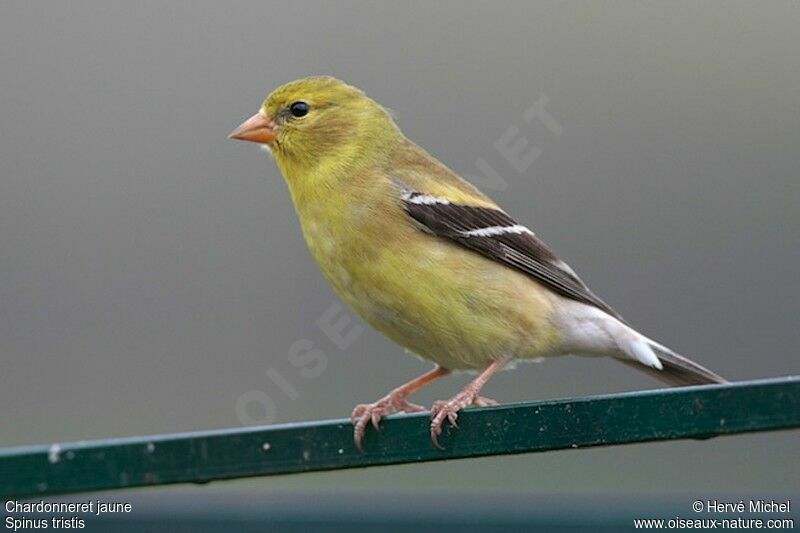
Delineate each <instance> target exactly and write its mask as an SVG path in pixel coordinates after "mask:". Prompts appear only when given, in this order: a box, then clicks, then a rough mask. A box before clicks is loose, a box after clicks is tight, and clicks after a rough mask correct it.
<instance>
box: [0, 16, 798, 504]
mask: <svg viewBox="0 0 800 533" xmlns="http://www.w3.org/2000/svg"><path fill="white" fill-rule="evenodd" d="M799 24H800V6H798V5H797V4H791V3H788V2H785V3H784V2H759V3H756V2H752V3H737V2H721V1H720V2H703V3H699V2H697V3H696V2H685V3H649V4H642V3H639V2H614V3H612V2H595V3H589V2H586V3H560V2H548V3H537V4H528V3H522V2H519V3H510V2H509V3H488V2H487V3H485V4H480V3H446V2H437V3H434V4H432V5H428V4H426V3H419V2H417V3H399V2H396V3H388V2H387V3H354V2H340V3H337V4H335V5H332V4H329V3H322V2H320V3H302V2H280V3H267V2H241V3H213V2H100V1H97V2H3V3H2V4H0V361H1V362H2V374H1V375H0V405H1V406H2V408H1V409H0V412H2V421H1V423H0V445H2V446H7V445H17V444H25V443H39V442H51V441H67V440H79V439H89V438H98V437H111V436H125V435H138V434H147V433H159V432H173V431H186V430H196V429H207V428H218V427H228V426H236V425H239V424H240V418H241V416H237V411H236V404H237V400H238V399H239V398H241V397H242V395H243V394H245V393H247V392H248V391H253V390H255V391H261V393H262V394H266V395H268V396H269V397H270V398H271V399H272V401H273V402H274V404H275V408H276V409H275V415H276V416H275V418H276V420H277V421H280V422H286V421H296V420H313V419H321V418H328V417H342V416H345V415H348V414H349V412H350V410H351V408H352V407H353V405H354V404H356V403H358V402H363V401H368V400H370V401H371V400H374V399H376V398H377V397H379V396H380V395H382V394H384V393H385V392H386V391H387V390H389V389H390V388H391V387H393V386H395V385H397V384H399V383H400V382H402V381H404V380H405V379H407V378H409V377H411V376H413V375H415V374H418V373H420V372H422V371H424V370H426V369H427V368H428V366H427V365H426V364H424V363H422V362H420V361H418V360H416V359H414V358H412V357H409V356H408V355H406V354H404V352H403V351H402V350H401V349H400V348H399V347H397V346H394V345H393V344H391V343H390V342H389V341H387V340H385V339H383V338H382V337H381V336H380V335H379V334H377V333H375V332H373V331H371V330H368V329H367V330H365V331H364V333H363V334H362V335H361V336H360V337H359V338H358V339H356V341H355V342H353V343H352V345H351V346H349V347H348V348H347V349H346V350H340V349H339V348H337V347H336V346H335V345H334V344H333V343H332V342H331V341H330V340H329V339H328V338H327V337H326V336H325V335H324V334H323V333H322V332H321V331H320V330H319V328H318V327H317V326H316V325H315V321H316V320H317V319H318V318H319V317H320V316H321V315H322V313H323V312H324V311H325V310H326V309H328V308H330V306H331V305H332V304H333V303H335V302H336V297H335V295H334V294H333V292H332V291H331V290H330V288H329V287H328V286H327V284H326V283H325V281H324V280H323V279H322V277H321V276H320V274H319V273H318V271H317V267H316V265H315V264H314V263H313V261H312V259H311V257H310V255H309V253H308V252H307V250H306V248H305V244H304V243H303V241H302V237H301V234H300V231H299V227H298V224H297V221H296V219H295V215H294V212H293V209H292V206H291V204H290V199H289V195H288V193H287V190H286V187H285V185H284V183H283V181H282V178H281V176H280V174H279V173H278V171H277V169H276V168H275V165H274V163H273V162H272V161H270V160H269V158H268V157H267V156H265V155H264V154H263V153H261V152H260V151H259V150H258V149H257V148H256V147H254V146H252V145H248V144H245V143H239V142H232V141H228V140H226V135H227V134H228V132H229V131H230V130H232V129H233V128H234V127H235V126H236V125H238V124H239V122H240V121H241V120H242V119H244V118H246V117H248V116H250V115H251V114H252V113H254V112H255V111H256V110H257V108H258V106H259V104H260V102H261V100H262V99H263V97H264V96H265V95H266V94H267V93H268V92H269V91H270V90H271V89H272V88H274V87H275V86H277V85H279V84H281V83H283V82H285V81H288V80H291V79H294V78H297V77H302V76H305V75H310V74H333V75H336V76H337V77H340V78H342V79H344V80H347V81H348V82H350V83H352V84H355V85H357V86H359V87H361V88H363V89H364V90H366V91H367V92H368V94H370V95H371V96H373V97H374V98H375V99H377V100H378V101H380V102H381V103H383V104H384V105H386V106H388V107H390V108H392V109H393V110H394V111H395V112H396V113H397V115H398V121H399V123H400V125H401V127H402V128H403V129H404V131H405V132H406V134H407V135H408V136H409V137H411V138H412V139H414V140H416V141H417V142H419V143H420V144H422V145H423V146H425V147H426V148H428V149H429V150H430V151H431V152H432V153H434V154H435V155H437V156H438V157H439V158H440V159H442V160H443V161H444V162H445V163H447V164H448V165H450V166H451V167H452V168H454V169H455V170H457V171H459V172H461V173H464V174H473V175H476V174H480V171H478V169H477V168H476V160H478V158H484V159H485V160H486V161H487V162H489V163H490V164H491V166H492V167H493V168H494V169H495V170H497V171H498V172H499V173H500V174H502V175H503V177H504V179H505V181H506V183H507V186H506V187H505V188H502V190H498V189H497V187H494V188H491V187H489V188H487V192H488V193H490V194H491V195H492V196H494V197H495V198H496V199H497V200H498V201H499V202H500V203H501V204H502V205H503V206H505V207H506V208H507V210H508V211H510V212H511V213H512V214H513V215H514V216H515V217H516V218H518V219H519V220H520V221H522V222H524V223H526V224H529V225H530V226H531V227H533V228H535V230H536V231H537V232H538V233H539V235H541V236H542V237H543V238H544V239H545V240H547V241H548V242H549V243H550V244H552V245H553V247H554V248H555V249H556V250H557V251H559V253H560V254H561V255H562V256H563V257H564V258H566V259H567V260H568V261H569V262H570V263H571V264H572V265H573V266H574V267H575V268H576V269H577V270H578V271H579V272H580V273H581V274H582V276H583V277H584V279H586V281H587V282H588V283H589V284H590V285H591V286H592V287H593V288H594V290H595V291H596V292H597V293H598V294H600V295H602V296H603V297H604V298H605V299H606V300H607V301H609V302H610V303H611V304H612V305H614V306H615V307H616V308H618V309H619V310H620V311H621V312H622V313H623V314H624V315H625V316H626V317H628V318H629V320H630V321H632V322H633V323H634V324H635V325H637V326H639V327H640V328H641V329H642V330H643V331H644V332H646V333H648V334H650V335H651V336H653V337H655V338H657V339H659V340H662V341H664V342H665V343H667V344H669V345H671V346H673V347H674V348H675V349H677V350H679V351H682V352H683V353H686V354H688V355H690V356H692V357H694V358H696V359H697V360H699V361H701V362H703V363H705V364H707V365H709V366H710V367H711V368H713V369H715V370H717V371H719V372H720V373H722V374H724V375H726V376H727V377H729V378H733V379H749V378H759V377H767V376H777V375H785V374H797V373H798V372H799V371H800V369H799V368H798V359H797V355H796V351H797V346H798V343H797V325H798V324H797V316H798V311H800V304H798V300H799V299H800V288H799V286H798V283H797V272H798V270H799V269H800V252H798V249H799V248H798V244H800V243H798V234H799V232H800V216H798V214H800V184H798V168H800V150H798V142H799V141H800V134H799V133H798V132H799V131H800V99H799V98H798V95H799V94H800V61H798V58H797V57H798V56H797V51H798V50H800V32H798V31H797V28H798V25H799ZM543 95H545V96H546V97H547V98H549V103H548V105H547V109H548V111H550V113H552V114H553V116H554V117H555V118H556V119H557V120H558V122H559V123H560V124H561V126H562V127H563V133H562V134H561V135H559V136H556V135H553V133H552V132H550V131H549V130H548V129H547V128H546V127H544V126H543V125H542V124H541V123H538V122H532V123H525V122H524V121H523V120H522V117H521V115H522V113H523V111H524V110H526V109H527V108H528V107H530V106H531V105H532V104H533V103H534V102H535V101H536V100H537V99H538V98H540V97H541V96H543ZM511 126H515V127H518V128H519V130H520V132H521V135H523V136H525V137H526V138H527V139H528V142H529V143H530V145H531V146H534V145H535V146H536V147H538V148H539V149H541V151H542V154H541V156H540V157H538V158H537V159H536V161H535V162H534V163H533V165H531V167H530V168H529V169H527V171H526V172H524V173H519V172H517V171H515V170H514V169H513V168H512V167H511V166H510V165H509V164H508V162H507V161H506V160H505V159H504V158H503V157H502V156H501V155H499V154H498V152H497V151H496V150H495V148H494V147H493V143H494V142H495V141H496V140H497V139H498V138H499V137H500V136H501V135H502V134H503V132H505V131H506V130H508V128H509V127H511ZM300 339H309V340H311V341H312V342H314V344H315V346H316V347H318V348H319V349H321V350H323V351H324V352H325V353H326V355H327V361H328V365H327V368H326V370H325V371H324V372H323V373H322V375H321V376H319V377H317V378H314V379H308V378H304V377H303V376H302V375H301V374H300V373H299V371H298V369H297V368H295V367H293V366H292V365H291V364H290V363H289V361H288V359H287V353H288V350H289V347H290V346H291V345H292V343H294V342H295V341H297V340H300ZM270 368H272V369H274V370H273V372H274V371H277V372H278V373H279V374H280V375H281V376H283V377H284V378H285V380H286V381H287V382H288V383H289V384H290V385H291V386H292V387H293V388H294V389H295V391H296V392H297V395H296V398H294V399H293V398H292V397H290V396H287V395H286V394H285V393H284V392H282V390H281V389H280V388H279V387H277V386H276V385H275V383H274V382H273V381H272V380H270V378H269V377H268V375H267V373H268V371H269V369H270ZM465 381H466V377H465V376H457V377H455V378H450V379H447V380H445V381H443V382H442V383H440V384H437V385H435V386H433V387H431V389H430V390H429V391H425V392H424V393H422V394H420V396H419V399H420V401H423V402H425V403H430V402H431V401H433V400H435V399H438V398H443V397H446V396H449V395H451V394H452V393H453V392H454V391H456V390H457V389H458V388H459V387H460V386H461V385H462V384H463V383H464V382H465ZM654 386H657V383H655V382H653V381H652V380H650V379H649V378H647V377H646V376H644V375H640V374H638V373H636V372H634V371H633V370H631V369H628V368H627V367H623V366H621V365H618V364H615V363H613V362H611V361H606V360H591V359H585V358H562V359H559V360H551V361H548V362H546V363H544V364H541V365H525V366H522V367H521V368H519V369H518V370H517V371H515V372H508V373H504V374H502V375H499V376H497V377H496V378H495V379H493V380H492V381H491V382H490V383H489V385H488V387H487V389H486V393H487V395H489V396H492V397H495V398H497V399H500V400H504V401H518V400H530V399H543V398H552V397H564V396H570V395H583V394H593V393H607V392H616V391H625V390H635V389H645V388H651V387H654ZM251 407H252V406H251ZM248 413H249V414H250V416H252V417H255V418H258V416H263V414H264V413H263V412H259V411H258V410H257V409H255V410H254V409H250V410H249V411H248ZM797 444H798V440H797V433H782V434H762V435H751V436H741V437H733V438H726V439H716V440H712V441H705V442H680V443H660V444H648V445H640V446H629V447H618V448H611V449H595V450H586V451H579V452H556V453H548V454H539V455H532V456H519V457H507V458H489V459H480V460H471V461H460V462H451V463H442V464H426V465H422V466H401V467H391V468H386V469H373V470H367V471H352V472H340V473H326V474H319V475H306V476H293V477H282V478H274V479H258V480H251V481H245V482H232V483H223V484H215V485H212V486H211V487H203V488H197V489H188V490H190V491H191V490H197V491H203V492H204V493H208V491H225V490H233V489H236V490H310V489H315V490H328V489H330V490H341V489H352V490H379V489H384V490H400V491H414V490H417V489H418V488H420V487H425V488H426V490H437V489H440V488H441V489H445V490H458V491H478V492H485V491H488V490H495V491H512V492H535V491H564V492H573V491H590V492H609V491H611V492H619V491H623V492H624V491H653V492H659V491H676V490H680V491H689V492H692V491H694V492H695V493H698V492H703V491H705V492H707V493H709V494H712V495H713V494H716V493H717V492H715V491H720V490H722V489H725V490H729V491H730V490H732V491H734V492H735V494H738V496H737V498H738V497H747V496H748V495H750V493H751V492H752V491H761V490H768V489H772V490H778V491H789V490H792V489H796V488H797V480H798V479H799V478H800V462H798V461H797ZM169 490H174V489H169Z"/></svg>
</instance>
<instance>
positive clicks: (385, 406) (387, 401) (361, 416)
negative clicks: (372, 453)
mask: <svg viewBox="0 0 800 533" xmlns="http://www.w3.org/2000/svg"><path fill="white" fill-rule="evenodd" d="M424 410H425V408H424V407H422V406H421V405H416V404H413V403H410V402H408V401H407V400H406V399H405V397H404V396H402V395H398V394H394V393H389V394H388V395H386V396H385V397H383V398H381V399H380V400H378V401H377V402H375V403H362V404H360V405H357V406H356V408H355V409H353V414H352V415H351V416H350V420H351V421H352V423H353V426H354V428H353V442H354V443H355V445H356V448H358V451H360V452H363V451H364V449H363V446H362V443H363V440H364V433H366V430H367V425H368V424H370V423H371V424H372V426H373V427H374V428H375V429H376V430H378V431H380V429H381V428H380V423H381V420H383V418H384V417H386V416H389V415H391V414H394V413H416V412H420V411H424Z"/></svg>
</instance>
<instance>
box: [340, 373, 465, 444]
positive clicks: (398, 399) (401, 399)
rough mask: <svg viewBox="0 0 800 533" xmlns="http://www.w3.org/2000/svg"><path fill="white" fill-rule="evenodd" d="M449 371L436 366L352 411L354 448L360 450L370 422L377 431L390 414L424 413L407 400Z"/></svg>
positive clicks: (420, 408) (422, 408)
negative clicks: (378, 398)
mask: <svg viewBox="0 0 800 533" xmlns="http://www.w3.org/2000/svg"><path fill="white" fill-rule="evenodd" d="M449 373H450V371H449V370H447V369H446V368H442V367H440V366H437V367H436V368H434V369H433V370H431V371H430V372H426V373H425V374H423V375H421V376H419V377H417V378H414V379H412V380H411V381H409V382H408V383H405V384H403V385H400V386H399V387H397V388H396V389H394V390H392V391H391V392H390V393H389V394H387V395H386V396H384V397H383V398H381V399H380V400H378V401H377V402H374V403H362V404H360V405H357V406H356V408H355V409H353V414H352V415H351V417H350V419H351V420H352V421H353V426H355V428H354V440H355V443H356V448H358V449H359V450H361V441H362V440H363V439H364V432H365V431H366V429H367V424H369V423H370V422H372V425H373V426H375V429H379V427H378V425H379V424H380V421H381V418H383V417H385V416H388V415H390V414H392V413H400V412H403V413H416V412H419V411H424V410H425V408H424V407H422V406H421V405H416V404H413V403H410V402H409V401H408V400H407V398H408V397H409V396H410V395H412V394H413V393H415V392H417V391H418V390H419V389H421V388H422V387H424V386H425V385H427V384H428V383H430V382H432V381H435V380H437V379H439V378H440V377H443V376H446V375H447V374H449Z"/></svg>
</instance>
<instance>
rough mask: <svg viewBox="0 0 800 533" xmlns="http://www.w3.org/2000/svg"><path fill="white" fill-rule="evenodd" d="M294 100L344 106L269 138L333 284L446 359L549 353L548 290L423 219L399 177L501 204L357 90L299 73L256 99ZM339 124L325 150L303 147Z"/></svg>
mask: <svg viewBox="0 0 800 533" xmlns="http://www.w3.org/2000/svg"><path fill="white" fill-rule="evenodd" d="M297 100H302V101H306V102H308V103H309V105H310V106H311V107H312V109H313V108H314V106H315V103H317V102H327V101H335V102H337V108H336V109H335V110H331V111H332V112H335V113H336V114H341V115H343V117H342V119H341V120H337V117H335V116H334V117H331V118H330V120H329V122H331V123H334V124H337V125H336V126H335V127H334V126H331V127H326V128H324V130H323V131H322V132H321V131H320V129H319V128H318V127H317V125H315V124H313V123H309V124H308V125H307V129H303V130H301V131H297V132H293V133H292V135H289V136H287V137H286V138H285V140H282V141H281V142H280V145H279V146H278V147H276V148H273V149H272V153H273V154H274V156H275V160H276V162H277V164H278V166H279V168H280V169H281V171H282V172H283V175H284V177H285V178H286V182H287V183H288V185H289V189H290V191H291V195H292V199H293V201H294V204H295V208H296V209H297V213H298V216H299V219H300V223H301V226H302V228H303V235H304V236H305V239H306V242H307V243H308V247H309V249H310V250H311V253H312V254H313V255H314V258H315V259H316V260H317V263H318V264H319V266H320V269H321V270H322V273H323V274H324V275H325V277H326V278H327V279H328V281H329V282H330V283H331V285H332V286H333V287H334V289H335V290H336V292H337V293H338V294H339V296H340V297H341V298H342V299H343V300H344V301H345V302H346V303H347V304H348V305H349V306H350V307H351V308H352V309H353V310H354V311H355V312H357V313H358V314H359V315H360V316H361V317H362V318H363V319H364V320H365V321H366V322H368V323H369V324H370V325H372V326H373V327H375V328H376V329H378V330H379V331H381V332H382V333H384V334H385V335H386V336H387V337H389V338H391V339H392V340H394V341H395V342H397V343H398V344H400V345H402V346H404V347H405V348H407V349H409V350H410V351H411V352H413V353H415V354H417V355H419V356H421V357H423V358H425V359H428V360H430V361H433V362H435V363H436V364H438V365H440V366H443V367H445V368H449V369H452V370H458V369H483V368H485V367H486V365H487V364H489V363H490V362H491V361H492V360H493V359H496V358H498V357H500V356H502V355H504V354H507V353H513V354H515V355H516V356H517V357H540V356H542V355H545V354H546V352H547V351H548V350H549V349H551V348H552V346H553V344H554V340H555V339H554V337H555V336H556V335H557V332H556V331H555V329H554V328H553V327H551V325H550V324H549V323H548V312H549V307H550V304H549V300H548V296H547V291H546V290H545V289H544V288H542V287H541V286H540V285H539V284H538V283H537V282H535V281H533V280H531V279H530V278H529V277H527V276H525V275H524V274H521V273H519V272H516V271H514V270H511V269H509V268H507V267H505V266H503V265H500V264H497V263H495V262H493V261H490V260H488V259H486V258H484V257H482V256H480V255H477V254H475V253H474V252H471V251H469V250H466V249H463V248H461V247H459V246H458V245H456V244H453V243H450V242H447V241H444V240H442V239H440V238H438V237H436V236H433V235H430V234H429V233H426V232H424V231H421V230H420V229H419V227H417V226H416V225H415V224H414V223H413V220H412V219H410V218H409V217H408V215H407V214H406V213H405V211H404V210H403V208H402V207H401V205H400V191H399V190H398V187H397V185H396V184H395V181H397V180H400V181H402V182H403V183H406V184H408V185H409V186H411V187H414V188H415V189H417V190H421V191H425V192H426V193H428V194H431V195H434V196H438V197H443V198H447V199H449V200H451V201H454V202H459V203H461V204H465V205H485V206H490V207H495V208H497V206H496V204H495V203H494V202H492V201H491V200H489V199H488V198H486V197H485V196H484V195H483V194H482V193H480V192H479V191H478V190H477V189H476V188H475V187H473V186H472V185H470V184H469V183H468V182H466V181H464V180H463V179H461V178H460V177H458V176H457V175H455V174H454V173H452V172H451V171H450V170H449V169H447V168H446V167H445V166H444V165H442V164H441V163H439V162H438V161H436V160H435V159H434V158H433V157H432V156H430V155H429V154H428V153H427V152H425V151H424V150H423V149H422V148H420V147H418V146H416V145H415V144H413V143H412V142H411V141H409V140H408V139H406V138H405V137H404V136H403V135H402V134H401V133H400V130H399V129H398V128H397V126H396V125H395V124H394V121H393V120H392V118H391V116H390V115H389V114H388V113H387V112H386V111H385V110H384V109H383V108H382V107H380V106H379V105H378V104H376V103H375V102H373V101H372V100H370V99H368V98H367V97H366V96H364V95H363V93H361V92H360V91H358V90H356V89H353V88H351V87H349V86H346V85H343V84H339V83H336V82H334V81H333V80H330V79H327V78H314V79H311V80H303V81H300V82H296V83H294V84H289V85H287V86H285V87H283V88H281V89H278V90H277V91H275V93H273V94H272V95H271V96H270V97H269V98H268V99H267V101H266V102H265V103H264V108H263V109H264V111H265V112H266V113H267V114H270V113H273V114H274V113H275V111H276V109H277V108H278V107H279V106H280V105H285V104H286V103H291V102H294V101H297ZM317 105H319V104H317ZM325 118H328V117H325ZM326 122H327V121H326ZM342 123H346V124H347V126H339V125H338V124H342ZM298 129H299V128H298ZM334 130H335V131H336V134H335V135H334V136H335V137H336V139H335V140H331V142H330V146H331V148H332V149H331V150H330V151H328V150H325V149H323V150H321V151H322V152H324V153H323V154H320V153H319V152H318V151H317V150H314V151H311V152H309V151H308V149H307V147H308V146H315V147H317V146H320V145H322V144H323V141H322V140H321V139H317V137H320V136H323V135H327V136H331V135H333V134H332V133H331V132H333V131H334ZM309 137H313V138H314V140H313V141H311V140H310V139H309Z"/></svg>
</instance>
